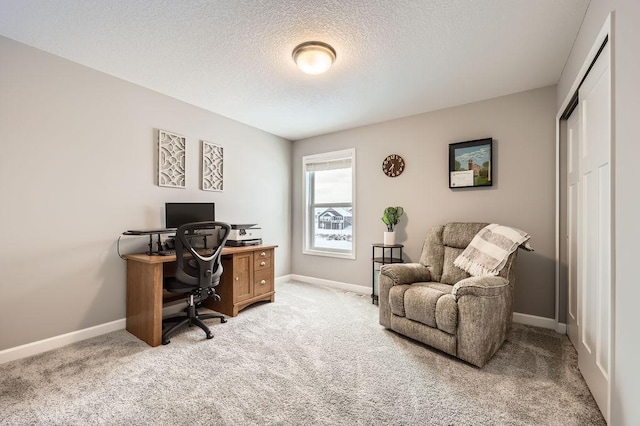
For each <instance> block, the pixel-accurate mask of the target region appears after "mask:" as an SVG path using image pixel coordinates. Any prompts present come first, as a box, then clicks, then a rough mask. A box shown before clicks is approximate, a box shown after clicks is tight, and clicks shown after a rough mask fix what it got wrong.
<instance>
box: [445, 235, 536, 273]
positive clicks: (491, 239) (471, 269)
mask: <svg viewBox="0 0 640 426" xmlns="http://www.w3.org/2000/svg"><path fill="white" fill-rule="evenodd" d="M529 238H531V237H530V236H529V234H527V233H526V232H524V231H521V230H520V229H516V228H510V227H508V226H501V225H498V224H497V223H492V224H491V225H487V226H485V227H484V228H482V229H481V230H480V232H478V233H477V234H476V236H475V237H473V240H471V243H469V245H468V246H467V248H466V249H464V251H463V252H462V253H460V256H458V257H457V258H456V260H455V261H454V262H453V264H454V265H455V266H457V267H458V268H460V269H464V270H465V271H467V272H468V273H469V274H471V275H473V276H474V277H479V276H482V275H498V273H499V272H500V270H502V268H504V265H505V264H506V263H507V259H508V258H509V255H510V254H511V253H513V252H514V251H515V250H516V249H517V248H518V246H520V245H521V244H524V246H525V248H527V249H528V250H532V249H531V246H529Z"/></svg>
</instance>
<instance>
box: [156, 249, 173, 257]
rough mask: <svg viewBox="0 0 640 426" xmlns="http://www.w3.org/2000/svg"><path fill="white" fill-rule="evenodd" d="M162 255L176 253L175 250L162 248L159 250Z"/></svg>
mask: <svg viewBox="0 0 640 426" xmlns="http://www.w3.org/2000/svg"><path fill="white" fill-rule="evenodd" d="M158 254H159V255H160V256H173V255H175V254H176V251H175V250H160V251H159V252H158Z"/></svg>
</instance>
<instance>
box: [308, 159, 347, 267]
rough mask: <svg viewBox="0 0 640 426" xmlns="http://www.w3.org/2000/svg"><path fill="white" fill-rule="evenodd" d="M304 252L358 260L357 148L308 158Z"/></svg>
mask: <svg viewBox="0 0 640 426" xmlns="http://www.w3.org/2000/svg"><path fill="white" fill-rule="evenodd" d="M302 170H303V174H304V192H305V197H304V203H305V205H304V212H305V213H304V215H305V219H304V223H305V232H304V242H303V252H304V253H306V254H317V255H321V256H334V257H343V258H347V259H355V248H354V247H355V232H354V230H355V205H354V202H353V200H354V198H355V197H354V192H355V190H354V188H355V149H348V150H344V151H335V152H328V153H325V154H316V155H307V156H304V157H303V158H302Z"/></svg>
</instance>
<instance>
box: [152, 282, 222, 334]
mask: <svg viewBox="0 0 640 426" xmlns="http://www.w3.org/2000/svg"><path fill="white" fill-rule="evenodd" d="M199 290H200V289H198V290H195V291H192V292H191V293H190V294H189V298H188V299H187V307H186V308H185V310H184V311H185V312H186V315H179V316H175V317H169V318H165V319H163V320H162V325H163V326H165V325H167V326H168V325H169V324H172V323H176V324H173V325H172V326H171V327H169V328H167V329H166V330H164V331H163V332H162V344H163V345H167V344H169V343H170V342H171V340H169V338H170V337H171V336H173V335H174V334H175V333H177V332H178V331H180V329H182V328H183V327H185V326H189V327H193V326H194V325H196V326H198V327H200V328H201V329H202V330H203V331H204V332H205V334H206V335H207V339H213V333H212V332H211V330H209V327H208V326H207V325H206V324H205V323H204V322H203V321H202V320H205V319H211V318H218V319H220V322H221V323H223V324H224V323H225V322H227V320H226V319H225V317H224V315H221V314H198V311H197V308H198V307H199V305H200V303H199V302H198V303H195V302H194V298H196V297H197V298H198V299H200V298H201V296H202V294H201V291H199ZM207 293H208V296H211V297H213V298H214V299H215V300H220V296H219V295H217V294H215V292H214V291H213V289H211V288H210V289H208V291H207Z"/></svg>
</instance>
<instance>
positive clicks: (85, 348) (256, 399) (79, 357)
mask: <svg viewBox="0 0 640 426" xmlns="http://www.w3.org/2000/svg"><path fill="white" fill-rule="evenodd" d="M276 292H277V294H276V302H275V303H263V304H259V305H256V306H253V307H251V308H247V309H246V310H244V311H242V312H241V313H240V315H239V316H237V317H235V318H230V319H229V322H228V323H226V324H219V322H218V321H217V320H209V321H207V322H208V323H209V324H211V328H212V331H213V333H214V334H215V337H214V338H213V339H212V340H206V339H205V338H204V333H203V332H202V331H201V330H200V329H198V328H196V327H194V328H191V329H188V330H186V331H185V332H184V333H182V334H178V335H176V336H175V337H173V338H172V339H171V344H169V345H167V346H160V347H157V348H151V347H149V346H147V345H146V344H145V343H143V342H141V341H139V340H137V339H136V338H135V337H133V336H132V335H130V334H128V333H127V332H126V331H117V332H114V333H110V334H106V335H103V336H99V337H96V338H93V339H89V340H85V341H83V342H80V343H77V344H73V345H70V346H67V347H64V348H61V349H57V350H54V351H51V352H48V353H44V354H40V355H37V356H34V357H30V358H27V359H23V360H18V361H13V362H10V363H6V364H3V365H0V413H1V414H0V424H2V425H87V424H103V425H146V424H154V425H182V424H195V425H333V424H335V425H580V426H584V425H603V424H605V422H604V420H603V418H602V416H601V415H600V413H599V411H598V409H597V407H596V405H595V402H594V400H593V398H592V396H591V394H590V393H589V391H588V389H587V387H586V385H585V383H584V380H583V379H582V377H581V375H580V373H579V372H578V370H577V365H576V364H577V356H576V352H575V350H574V349H573V347H572V346H571V344H570V343H569V341H568V339H567V337H566V336H564V335H559V334H556V333H554V332H552V331H549V330H544V329H538V328H534V327H527V326H522V325H517V324H516V325H514V328H513V331H512V333H511V335H510V337H509V340H508V341H507V343H506V344H505V345H504V346H503V348H502V349H501V350H500V351H498V353H497V354H496V356H495V357H494V358H493V359H492V360H491V361H490V362H489V363H488V364H487V365H486V366H485V367H484V368H483V369H481V370H479V369H477V368H475V367H473V366H471V365H468V364H466V363H464V362H461V361H459V360H457V359H455V358H452V357H450V356H448V355H445V354H443V353H441V352H438V351H435V350H433V349H430V348H428V347H426V346H423V345H421V344H419V343H416V342H413V341H411V340H408V339H406V338H404V337H401V336H399V335H397V334H394V333H392V332H389V331H387V330H384V329H383V328H382V327H381V326H379V325H378V308H377V307H376V306H374V305H372V304H371V303H370V298H369V297H368V296H362V295H356V294H353V293H347V292H343V291H339V290H335V289H327V288H322V287H316V286H311V285H307V284H302V283H295V282H292V283H285V284H280V285H278V286H277V288H276Z"/></svg>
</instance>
